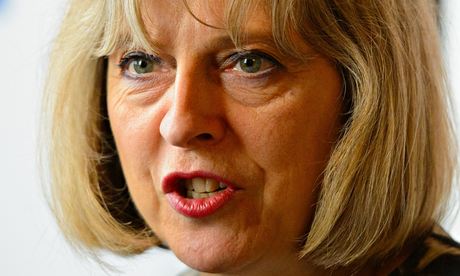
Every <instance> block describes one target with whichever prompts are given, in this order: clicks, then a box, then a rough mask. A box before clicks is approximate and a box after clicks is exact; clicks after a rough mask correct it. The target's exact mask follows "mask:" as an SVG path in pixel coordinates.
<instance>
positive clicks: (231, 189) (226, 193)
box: [162, 171, 237, 218]
mask: <svg viewBox="0 0 460 276" xmlns="http://www.w3.org/2000/svg"><path fill="white" fill-rule="evenodd" d="M194 178H202V179H212V180H214V181H217V182H219V183H221V184H223V185H224V186H225V188H223V189H221V190H219V191H217V192H215V193H212V195H211V196H209V197H206V198H188V197H187V190H186V187H185V183H186V181H191V179H194ZM162 190H163V192H164V193H165V195H166V198H167V199H168V202H169V204H170V205H171V207H172V208H173V209H174V210H176V211H177V212H178V213H180V214H182V215H184V216H187V217H192V218H202V217H206V216H209V215H212V214H213V213H215V212H217V210H219V209H220V208H221V207H222V206H224V205H225V204H226V203H227V202H228V201H229V200H230V199H231V198H232V196H233V194H234V193H235V191H236V190H237V189H236V187H235V186H234V185H233V184H232V183H230V182H229V181H228V180H226V179H224V178H222V177H220V176H218V175H215V174H212V173H208V172H202V171H195V172H191V173H184V172H174V173H171V174H168V175H167V176H166V177H164V178H163V182H162Z"/></svg>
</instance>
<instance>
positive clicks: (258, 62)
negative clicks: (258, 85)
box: [236, 55, 263, 73]
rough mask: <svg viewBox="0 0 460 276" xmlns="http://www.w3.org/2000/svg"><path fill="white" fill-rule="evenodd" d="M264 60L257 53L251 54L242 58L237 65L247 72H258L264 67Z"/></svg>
mask: <svg viewBox="0 0 460 276" xmlns="http://www.w3.org/2000/svg"><path fill="white" fill-rule="evenodd" d="M262 63H263V60H262V58H261V57H259V56H257V55H250V56H247V57H243V58H241V59H240V60H239V61H238V63H237V65H236V67H237V68H238V69H240V70H241V71H243V72H246V73H257V72H259V71H260V69H261V68H262Z"/></svg>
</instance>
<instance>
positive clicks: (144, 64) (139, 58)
mask: <svg viewBox="0 0 460 276" xmlns="http://www.w3.org/2000/svg"><path fill="white" fill-rule="evenodd" d="M159 63H160V62H159V60H158V58H155V57H154V56H151V55H148V54H146V53H142V52H134V53H129V54H127V55H125V56H124V57H123V58H122V59H121V61H120V64H119V66H120V68H121V69H122V71H124V72H126V73H128V74H129V75H133V76H139V75H145V74H149V73H152V72H153V71H155V70H156V68H155V67H156V66H157V65H158V64H159Z"/></svg>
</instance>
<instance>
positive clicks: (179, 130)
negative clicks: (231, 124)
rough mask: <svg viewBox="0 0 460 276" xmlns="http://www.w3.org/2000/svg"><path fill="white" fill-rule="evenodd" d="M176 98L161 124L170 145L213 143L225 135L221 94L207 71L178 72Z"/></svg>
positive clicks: (193, 146) (198, 145)
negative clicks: (205, 72)
mask: <svg viewBox="0 0 460 276" xmlns="http://www.w3.org/2000/svg"><path fill="white" fill-rule="evenodd" d="M172 92H173V99H172V101H171V102H169V106H168V108H167V112H166V114H165V115H164V117H163V118H162V120H161V123H160V134H161V136H162V137H163V139H164V140H165V141H166V142H168V143H169V144H171V145H174V146H177V147H184V148H195V147H200V146H206V145H208V146H209V145H214V144H217V143H218V142H219V141H221V140H222V139H223V137H224V135H225V130H226V128H225V120H224V117H223V112H222V102H221V99H222V97H221V96H222V95H221V94H219V93H218V92H220V91H219V89H218V88H217V87H216V86H215V84H214V83H213V82H212V81H210V80H209V76H206V74H204V73H196V71H195V72H193V71H192V72H190V71H189V72H182V73H180V72H177V75H176V80H175V83H174V87H173V91H172Z"/></svg>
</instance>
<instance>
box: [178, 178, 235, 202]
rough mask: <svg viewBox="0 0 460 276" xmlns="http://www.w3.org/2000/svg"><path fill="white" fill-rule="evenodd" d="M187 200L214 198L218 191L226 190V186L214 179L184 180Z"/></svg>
mask: <svg viewBox="0 0 460 276" xmlns="http://www.w3.org/2000/svg"><path fill="white" fill-rule="evenodd" d="M185 187H186V188H187V198H206V197H211V196H214V195H215V194H216V193H218V192H219V190H222V189H225V188H227V185H226V184H224V183H222V182H220V183H219V182H218V181H217V180H215V179H210V178H200V177H195V178H193V179H186V180H185Z"/></svg>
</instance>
